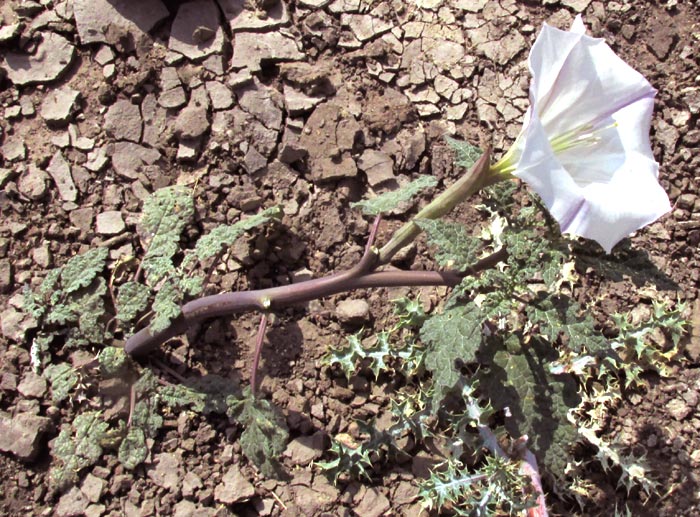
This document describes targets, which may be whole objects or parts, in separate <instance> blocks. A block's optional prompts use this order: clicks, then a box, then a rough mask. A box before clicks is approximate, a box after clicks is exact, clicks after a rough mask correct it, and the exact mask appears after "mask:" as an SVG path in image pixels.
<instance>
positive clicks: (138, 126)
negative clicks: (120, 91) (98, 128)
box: [104, 99, 143, 143]
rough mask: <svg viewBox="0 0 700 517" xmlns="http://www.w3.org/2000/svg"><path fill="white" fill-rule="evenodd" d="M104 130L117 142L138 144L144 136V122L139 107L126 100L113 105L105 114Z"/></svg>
mask: <svg viewBox="0 0 700 517" xmlns="http://www.w3.org/2000/svg"><path fill="white" fill-rule="evenodd" d="M104 129H105V131H106V132H107V134H108V135H110V136H112V137H114V138H115V139H117V140H128V141H130V142H136V143H138V142H139V141H140V140H141V135H142V134H143V120H142V119H141V110H140V109H139V107H138V105H136V104H133V103H131V102H130V101H128V100H126V99H122V100H118V101H117V102H115V103H114V104H112V105H111V106H110V107H109V109H108V110H107V113H105V122H104Z"/></svg>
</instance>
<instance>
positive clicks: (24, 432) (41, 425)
mask: <svg viewBox="0 0 700 517" xmlns="http://www.w3.org/2000/svg"><path fill="white" fill-rule="evenodd" d="M51 427H52V426H51V420H50V419H48V418H46V417H42V416H36V415H32V414H27V413H20V414H18V415H15V416H13V417H10V416H8V415H5V414H0V451H4V452H9V453H10V454H12V455H14V456H16V457H17V458H19V459H20V460H23V461H33V460H34V459H35V458H36V457H37V455H38V454H39V452H40V451H41V450H42V449H43V448H44V447H45V445H44V444H43V440H42V438H43V436H44V433H46V432H47V431H49V430H50V429H51Z"/></svg>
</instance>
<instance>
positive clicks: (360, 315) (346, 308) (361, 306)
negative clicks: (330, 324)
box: [335, 300, 370, 323]
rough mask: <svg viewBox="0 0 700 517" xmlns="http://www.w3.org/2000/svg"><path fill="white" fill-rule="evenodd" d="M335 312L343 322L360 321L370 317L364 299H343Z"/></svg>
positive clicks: (367, 305)
mask: <svg viewBox="0 0 700 517" xmlns="http://www.w3.org/2000/svg"><path fill="white" fill-rule="evenodd" d="M335 313H336V315H337V316H338V319H339V320H340V321H342V322H344V323H362V322H366V321H368V320H369V319H370V314H369V304H368V303H367V302H366V301H365V300H343V301H341V302H340V303H338V306H337V307H336V309H335Z"/></svg>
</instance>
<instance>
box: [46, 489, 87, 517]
mask: <svg viewBox="0 0 700 517" xmlns="http://www.w3.org/2000/svg"><path fill="white" fill-rule="evenodd" d="M88 504H90V501H88V499H87V497H85V495H84V494H83V493H82V492H81V491H80V490H79V489H78V487H73V488H71V489H70V491H68V492H66V493H65V494H63V495H62V496H61V499H59V500H58V505H57V506H56V514H55V515H57V517H80V516H82V515H85V510H86V509H87V507H88Z"/></svg>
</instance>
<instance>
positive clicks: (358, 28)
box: [340, 14, 393, 41]
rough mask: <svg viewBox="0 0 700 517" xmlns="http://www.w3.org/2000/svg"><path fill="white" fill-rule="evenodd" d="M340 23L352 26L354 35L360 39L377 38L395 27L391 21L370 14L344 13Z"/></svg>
mask: <svg viewBox="0 0 700 517" xmlns="http://www.w3.org/2000/svg"><path fill="white" fill-rule="evenodd" d="M340 23H341V24H342V25H344V26H346V27H350V30H351V31H352V33H353V35H354V36H355V37H356V38H357V39H358V40H360V41H367V40H370V39H372V38H375V37H377V36H379V35H380V34H382V33H384V32H387V31H389V30H391V28H392V27H393V25H392V24H391V23H389V22H387V21H385V20H383V19H381V18H379V17H377V16H371V15H369V14H343V15H341V17H340Z"/></svg>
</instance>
